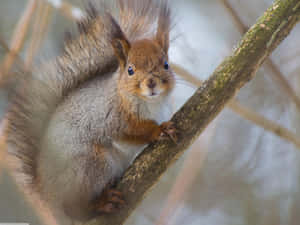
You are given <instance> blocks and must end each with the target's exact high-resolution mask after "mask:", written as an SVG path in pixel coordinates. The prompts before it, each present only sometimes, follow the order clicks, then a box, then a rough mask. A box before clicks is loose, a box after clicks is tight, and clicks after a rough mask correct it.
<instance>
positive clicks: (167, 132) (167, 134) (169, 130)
mask: <svg viewBox="0 0 300 225" xmlns="http://www.w3.org/2000/svg"><path fill="white" fill-rule="evenodd" d="M160 129H161V133H160V136H159V140H165V139H167V138H171V140H172V141H173V142H174V143H177V140H178V139H177V131H176V128H175V126H174V123H173V122H171V121H168V122H164V123H162V124H161V125H160Z"/></svg>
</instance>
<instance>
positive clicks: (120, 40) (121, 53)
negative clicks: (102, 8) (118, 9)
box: [106, 13, 131, 70]
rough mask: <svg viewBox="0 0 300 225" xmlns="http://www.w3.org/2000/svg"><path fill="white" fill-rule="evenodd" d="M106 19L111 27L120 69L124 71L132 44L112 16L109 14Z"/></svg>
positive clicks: (112, 41)
mask: <svg viewBox="0 0 300 225" xmlns="http://www.w3.org/2000/svg"><path fill="white" fill-rule="evenodd" d="M106 18H107V19H108V20H109V25H110V28H111V40H110V42H111V45H112V47H113V49H114V52H115V55H116V57H117V59H118V61H119V66H120V69H121V70H124V68H125V66H126V63H127V58H128V53H129V50H130V47H131V46H130V43H129V41H128V40H127V38H126V36H125V34H124V33H123V31H122V30H121V28H120V26H119V24H118V23H117V22H116V20H115V19H114V18H113V17H112V15H111V14H109V13H107V14H106Z"/></svg>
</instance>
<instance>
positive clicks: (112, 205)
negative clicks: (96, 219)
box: [96, 189, 125, 213]
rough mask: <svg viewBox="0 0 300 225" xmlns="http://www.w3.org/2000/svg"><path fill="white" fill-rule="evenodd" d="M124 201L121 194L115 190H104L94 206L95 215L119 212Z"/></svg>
mask: <svg viewBox="0 0 300 225" xmlns="http://www.w3.org/2000/svg"><path fill="white" fill-rule="evenodd" d="M123 205H125V201H124V199H123V197H122V193H121V192H119V191H117V190H115V189H107V190H105V191H104V192H103V193H102V194H101V197H100V199H99V201H98V202H97V204H96V211H97V213H115V212H117V211H118V210H120V209H121V208H122V207H123Z"/></svg>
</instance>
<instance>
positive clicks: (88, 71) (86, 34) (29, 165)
mask: <svg viewBox="0 0 300 225" xmlns="http://www.w3.org/2000/svg"><path fill="white" fill-rule="evenodd" d="M116 1H117V3H116V4H117V8H118V10H117V13H116V14H115V16H114V17H113V16H111V14H113V13H112V12H113V11H115V10H107V9H108V8H107V7H106V8H105V9H106V10H102V9H100V8H101V7H104V5H103V4H100V6H97V7H95V6H91V7H89V9H88V10H87V11H86V12H87V15H88V16H87V18H86V19H84V20H83V21H81V22H79V24H78V27H79V35H78V37H77V38H75V39H69V40H68V41H67V44H66V46H65V49H64V52H63V54H62V56H60V57H58V58H57V59H55V60H54V61H52V62H49V63H46V64H44V65H41V66H40V67H39V68H36V69H34V70H33V72H32V73H30V74H28V73H27V74H26V73H24V74H23V75H22V76H20V80H21V81H20V82H18V83H19V85H18V86H19V87H18V88H17V89H16V91H15V95H14V97H13V100H12V101H11V108H10V111H9V113H8V116H7V119H8V123H7V124H8V125H7V128H6V131H5V134H6V140H7V147H8V151H9V153H10V155H12V156H15V157H13V158H14V159H16V160H18V162H13V163H14V165H15V166H16V165H17V168H16V169H17V171H18V172H20V173H17V174H20V175H21V176H20V178H22V181H24V182H23V183H24V184H26V185H30V184H35V183H36V180H35V179H36V178H37V174H36V171H37V170H36V166H37V165H36V162H37V156H38V153H39V146H40V142H41V141H42V138H43V137H44V134H45V131H46V129H47V126H48V122H49V120H50V119H51V116H52V114H53V113H54V112H55V110H56V108H57V106H58V105H59V104H60V103H61V101H63V99H64V98H65V96H67V95H68V94H69V93H70V92H71V91H72V90H74V89H75V88H76V87H78V85H80V84H81V83H83V82H85V81H87V80H88V79H91V78H92V77H94V76H97V75H101V74H104V73H106V72H110V71H114V70H116V69H117V67H118V61H117V59H116V57H115V55H114V52H113V48H112V46H111V43H110V41H111V40H113V39H114V38H118V37H120V36H122V35H123V32H124V33H125V36H126V37H127V38H128V40H129V41H134V40H136V39H140V38H144V37H147V36H148V37H149V35H152V36H153V31H154V30H155V29H156V28H157V26H160V25H159V24H164V27H161V30H162V31H163V32H169V30H168V29H169V16H170V15H169V11H168V8H167V3H163V2H162V1H159V0H157V1H155V0H116ZM98 8H99V9H100V10H98ZM114 18H116V19H114ZM159 21H160V22H159ZM157 24H158V25H157ZM158 30H159V29H158ZM66 132H68V131H66Z"/></svg>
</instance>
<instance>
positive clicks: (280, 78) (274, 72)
mask: <svg viewBox="0 0 300 225" xmlns="http://www.w3.org/2000/svg"><path fill="white" fill-rule="evenodd" d="M221 2H222V3H223V5H224V7H225V8H226V9H227V10H228V12H229V13H230V15H231V17H232V19H233V21H234V23H235V24H236V26H237V28H238V30H239V32H240V33H241V34H244V33H245V32H246V31H247V26H246V25H245V24H244V23H243V22H242V20H241V18H240V17H239V16H238V14H237V12H236V11H235V10H234V9H233V8H232V6H231V4H230V3H229V1H228V0H222V1H221ZM265 65H266V67H267V68H268V69H269V70H270V72H271V73H270V76H271V78H272V80H273V81H274V82H275V84H277V86H278V87H279V88H281V90H282V91H283V93H284V94H286V95H287V96H288V97H289V99H290V100H291V101H292V102H294V104H295V105H296V107H297V110H298V111H299V112H300V98H299V97H298V96H297V94H296V92H295V90H294V89H293V88H292V86H291V85H290V83H289V82H288V80H287V79H286V78H285V76H284V74H282V72H281V71H280V69H279V68H278V66H277V65H276V64H275V63H274V62H273V60H272V59H271V58H268V59H267V60H266V63H265Z"/></svg>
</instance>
